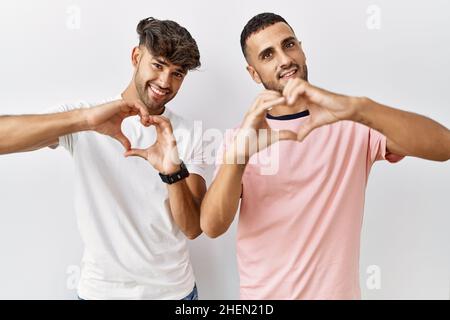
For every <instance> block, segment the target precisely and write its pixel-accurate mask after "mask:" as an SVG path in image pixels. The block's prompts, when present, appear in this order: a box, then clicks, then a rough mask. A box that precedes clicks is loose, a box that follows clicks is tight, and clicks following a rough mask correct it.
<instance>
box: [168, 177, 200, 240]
mask: <svg viewBox="0 0 450 320" xmlns="http://www.w3.org/2000/svg"><path fill="white" fill-rule="evenodd" d="M167 188H168V190H169V203H170V210H171V212H172V217H173V219H174V220H175V223H176V224H177V226H178V227H179V228H180V229H181V231H182V232H183V233H184V234H185V235H186V237H188V238H189V239H191V240H192V239H195V238H197V237H198V236H199V235H200V234H201V233H202V230H201V229H200V203H199V201H197V200H196V199H195V198H194V196H193V194H192V192H191V191H190V190H189V187H188V185H187V183H186V180H181V181H179V182H176V183H174V184H170V185H168V186H167Z"/></svg>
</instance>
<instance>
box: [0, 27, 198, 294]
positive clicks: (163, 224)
mask: <svg viewBox="0 0 450 320" xmlns="http://www.w3.org/2000/svg"><path fill="white" fill-rule="evenodd" d="M137 33H138V35H139V46H136V47H135V48H133V51H132V56H131V58H132V63H133V67H134V74H133V78H132V80H131V82H130V84H129V85H128V87H127V88H126V89H125V90H124V91H123V93H122V94H121V95H118V96H117V97H114V98H112V99H107V100H106V101H103V103H102V104H98V103H88V102H81V103H78V104H72V105H62V106H59V107H58V108H56V109H54V110H53V111H54V112H53V113H47V114H40V115H21V116H1V117H0V154H6V153H14V152H23V151H31V150H37V149H40V148H43V147H46V146H49V147H52V148H55V147H56V146H58V145H61V146H63V147H64V148H65V149H67V150H68V151H69V152H70V153H71V155H72V157H73V159H74V162H75V172H76V174H75V210H76V213H77V219H78V225H79V229H80V233H81V237H82V240H83V243H84V246H85V251H84V254H83V260H82V272H81V278H80V282H79V287H78V295H79V297H80V298H81V299H197V290H196V287H195V278H194V273H193V270H192V266H191V263H190V258H189V252H188V248H187V241H186V237H187V238H189V239H194V238H196V237H197V236H199V235H200V234H201V229H200V223H199V206H200V203H201V200H202V198H203V196H204V194H205V192H206V185H205V180H204V177H203V176H204V161H203V157H202V144H201V137H199V136H197V137H196V136H194V134H193V124H192V123H191V122H189V121H187V120H185V119H183V118H182V117H180V116H178V115H176V114H175V113H173V112H172V111H171V110H169V109H168V108H166V104H167V103H168V102H169V101H170V100H172V99H173V98H174V97H175V96H176V94H177V92H178V90H179V88H180V86H181V84H182V82H183V80H184V78H185V76H186V74H187V73H188V71H190V70H193V69H196V68H197V67H199V66H200V54H199V51H198V47H197V44H196V42H195V40H194V39H193V38H192V36H191V35H190V34H189V32H188V31H187V30H186V29H185V28H183V27H181V26H180V25H178V24H177V23H175V22H173V21H169V20H165V21H161V20H157V19H154V18H147V19H144V20H142V21H140V22H139V24H138V26H137ZM131 116H137V117H131ZM24 128H26V130H24ZM175 136H176V137H177V139H175ZM111 137H112V138H113V139H111ZM132 146H133V148H132ZM149 146H150V147H149ZM139 148H143V149H139ZM145 148H147V149H145ZM133 156H138V157H141V158H144V159H146V160H147V161H142V160H141V159H139V158H138V157H133ZM149 163H150V164H151V165H149Z"/></svg>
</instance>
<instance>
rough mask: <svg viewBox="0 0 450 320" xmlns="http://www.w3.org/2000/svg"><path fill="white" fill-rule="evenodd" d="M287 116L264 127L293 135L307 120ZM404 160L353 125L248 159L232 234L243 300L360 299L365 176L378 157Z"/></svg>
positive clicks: (378, 136)
mask: <svg viewBox="0 0 450 320" xmlns="http://www.w3.org/2000/svg"><path fill="white" fill-rule="evenodd" d="M299 116H300V117H299ZM285 118H288V119H283V120H280V119H268V122H269V125H270V126H271V127H272V128H273V129H290V130H293V131H297V130H298V128H299V127H300V126H301V124H302V123H303V122H304V121H305V120H306V119H307V115H306V116H305V115H304V113H303V114H297V117H296V115H291V116H290V117H289V116H288V117H285ZM230 133H231V134H229V135H228V136H227V137H226V139H225V143H224V146H223V147H222V150H221V151H219V153H218V163H221V161H222V154H223V150H224V148H226V147H227V145H228V144H229V142H230V141H231V139H232V137H233V134H232V132H230ZM401 158H402V157H399V156H396V155H394V154H387V153H386V137H385V136H384V135H382V134H381V133H379V132H377V131H375V130H373V129H370V128H368V127H366V126H364V125H361V124H358V123H356V122H351V121H340V122H337V123H334V124H331V125H326V126H323V127H321V128H318V129H316V130H314V131H312V132H311V133H310V135H309V136H308V137H307V138H306V139H305V140H304V141H303V142H301V143H300V142H294V141H281V142H279V143H276V144H274V145H272V146H271V147H269V148H268V149H266V150H264V151H261V152H259V153H257V154H255V155H254V156H252V158H250V161H249V163H248V165H247V167H246V169H245V172H244V176H243V179H242V185H243V193H242V201H241V207H240V214H239V224H238V235H237V260H238V267H239V275H240V295H241V299H360V287H359V251H360V234H361V226H362V222H363V212H364V198H365V190H366V185H367V179H368V176H369V172H370V169H371V167H372V164H373V163H374V161H376V160H381V159H387V160H389V161H390V162H397V161H399V160H400V159H401Z"/></svg>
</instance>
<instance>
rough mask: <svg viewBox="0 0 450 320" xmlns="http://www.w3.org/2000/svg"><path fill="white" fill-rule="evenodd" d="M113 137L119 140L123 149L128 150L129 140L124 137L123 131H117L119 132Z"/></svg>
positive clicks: (129, 146)
mask: <svg viewBox="0 0 450 320" xmlns="http://www.w3.org/2000/svg"><path fill="white" fill-rule="evenodd" d="M113 138H114V139H116V140H117V141H119V142H120V143H121V144H122V145H123V147H124V148H125V150H130V148H131V143H130V140H128V138H127V137H125V135H124V134H123V133H119V134H117V135H115V136H114V137H113Z"/></svg>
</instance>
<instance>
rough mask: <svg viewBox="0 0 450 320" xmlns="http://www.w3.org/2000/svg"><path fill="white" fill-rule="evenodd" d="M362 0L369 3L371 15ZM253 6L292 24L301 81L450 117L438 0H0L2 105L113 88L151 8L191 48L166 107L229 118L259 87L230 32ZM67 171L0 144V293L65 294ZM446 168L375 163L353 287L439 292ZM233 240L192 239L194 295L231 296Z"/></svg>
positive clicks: (449, 23) (127, 72)
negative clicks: (178, 28)
mask: <svg viewBox="0 0 450 320" xmlns="http://www.w3.org/2000/svg"><path fill="white" fill-rule="evenodd" d="M371 5H375V6H376V7H375V11H376V10H378V9H379V14H380V16H379V17H380V21H379V22H380V24H379V25H378V26H379V29H377V28H375V29H374V27H377V23H376V22H377V21H376V19H375V24H374V20H373V15H374V14H376V12H375V11H372V9H371V8H373V7H370V6H371ZM77 10H79V12H80V20H79V22H80V24H79V28H77V25H76V19H75V22H74V20H73V17H74V14H75V15H76V12H77ZM264 11H271V12H276V13H278V14H281V15H282V16H284V17H285V18H286V19H287V20H288V22H289V23H290V24H291V25H292V27H293V28H294V29H295V30H296V33H297V36H298V37H299V38H300V39H301V40H302V42H303V48H304V50H305V52H306V55H307V57H308V66H309V72H310V82H311V83H313V84H316V85H319V86H322V87H324V88H327V89H329V90H333V91H337V92H342V93H347V94H352V95H365V96H369V97H371V98H372V99H375V100H377V101H380V102H382V103H385V104H388V105H391V106H395V107H398V108H402V109H404V110H409V111H413V112H418V113H421V114H424V115H426V116H429V117H431V118H433V119H436V120H438V121H439V122H440V123H442V124H444V125H446V126H447V127H449V126H450V111H449V102H448V93H449V91H450V59H449V57H450V13H449V12H450V2H449V1H445V0H435V1H406V0H401V1H381V0H379V1H376V0H374V1H364V0H351V1H332V0H329V1H324V0H322V1H318V0H314V1H312V0H311V1H298V0H297V1H281V0H279V1H277V2H276V4H275V1H265V0H252V1H220V2H219V1H205V0H202V1H198V0H195V1H181V0H179V1H178V0H172V1H170V2H165V1H148V0H147V1H131V0H130V1H121V2H120V3H118V1H114V2H113V1H104V0H102V1H98V0H96V1H82V0H79V1H76V0H73V1H49V0H45V1H44V0H41V1H32V0H26V1H25V0H22V1H12V0H2V1H1V2H0V49H1V50H0V52H1V59H0V114H24V113H37V112H40V111H42V110H44V109H46V108H48V107H51V106H55V105H57V104H59V103H62V102H74V101H78V100H80V99H84V100H97V99H103V98H108V97H112V96H115V95H116V94H117V93H120V92H121V90H123V89H124V88H125V86H126V85H127V84H128V82H129V80H130V78H131V75H132V69H131V63H130V53H131V49H132V47H133V46H134V45H135V44H136V42H137V35H136V33H135V28H136V24H137V22H138V21H139V20H140V19H142V18H144V17H147V16H154V17H156V18H162V19H171V20H175V21H177V22H179V23H180V24H181V25H183V26H185V27H186V28H187V29H188V30H189V31H190V32H191V34H192V35H193V36H194V38H195V39H196V40H197V42H198V45H199V47H200V51H201V55H202V62H203V66H202V68H201V70H200V71H198V72H194V73H192V74H190V75H189V76H188V78H187V79H186V80H185V83H184V85H183V88H182V90H181V91H180V93H179V95H178V96H177V98H176V99H175V100H174V101H173V103H171V104H170V107H171V108H172V109H173V110H175V111H176V112H178V113H179V114H182V115H184V116H187V117H189V118H191V119H193V120H195V119H198V120H200V119H201V120H203V126H204V128H220V129H221V130H223V129H225V128H230V127H233V126H235V125H236V124H237V123H238V122H239V121H240V119H241V118H242V115H243V114H244V112H245V111H246V110H247V108H248V107H249V106H250V103H251V102H252V100H253V99H254V97H255V96H256V94H257V93H258V92H259V90H261V87H258V86H257V85H256V84H254V83H253V82H252V81H251V79H250V77H249V76H248V74H247V73H246V71H245V61H244V59H243V57H242V54H241V49H240V45H239V35H240V32H241V30H242V27H243V26H244V25H245V23H246V22H247V21H248V20H249V19H250V18H251V17H252V16H253V15H255V14H257V13H260V12H264ZM23 130H27V128H23ZM3 138H4V137H2V139H3ZM210 170H211V169H210ZM72 182H73V165H72V163H71V158H70V156H69V155H68V154H67V153H66V152H65V151H64V150H63V149H62V148H61V149H59V150H56V151H52V150H49V149H45V150H40V151H37V152H32V153H23V154H14V155H6V156H0V201H1V203H0V298H3V299H15V298H21V299H34V298H37V299H47V298H54V299H74V298H76V291H75V290H74V289H73V288H72V285H71V284H72V282H73V280H74V279H75V280H76V276H77V275H76V271H75V272H72V271H71V270H76V269H77V266H78V265H79V262H80V258H81V253H82V245H81V241H80V238H79V235H78V230H77V225H76V219H75V213H74V210H73V206H72V204H73V194H72V192H73V187H72ZM449 182H450V167H449V163H436V162H431V161H425V160H420V159H413V158H408V159H405V160H404V161H402V162H401V163H399V164H395V165H389V164H387V163H381V162H380V163H377V164H376V165H375V167H374V168H373V170H372V173H371V178H370V182H369V185H368V189H367V201H366V210H365V220H364V226H363V235H362V250H361V264H360V266H361V288H362V292H363V297H364V298H366V299H392V298H400V299H419V298H425V299H431V298H435V299H449V296H450V279H449V278H450V277H449V274H450V236H449V231H448V230H449V226H450V200H449V198H450V192H449ZM275 240H276V239H275ZM234 241H235V225H234V224H233V226H232V228H231V229H230V230H229V231H228V233H227V234H226V235H224V236H223V237H221V238H219V239H216V240H209V239H207V238H206V237H205V236H201V237H200V238H198V239H196V240H195V241H193V242H191V245H190V248H191V255H192V260H193V263H194V268H195V273H196V276H197V283H198V286H199V291H200V298H201V299H219V298H224V299H235V298H238V274H237V269H236V261H235V259H236V258H235V242H234ZM371 265H376V266H378V267H379V270H380V271H381V288H380V289H378V290H374V289H372V290H371V289H370V288H368V287H367V286H366V281H367V279H368V278H369V276H370V275H369V274H367V273H366V270H367V268H368V267H369V266H371ZM68 271H69V272H68Z"/></svg>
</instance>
